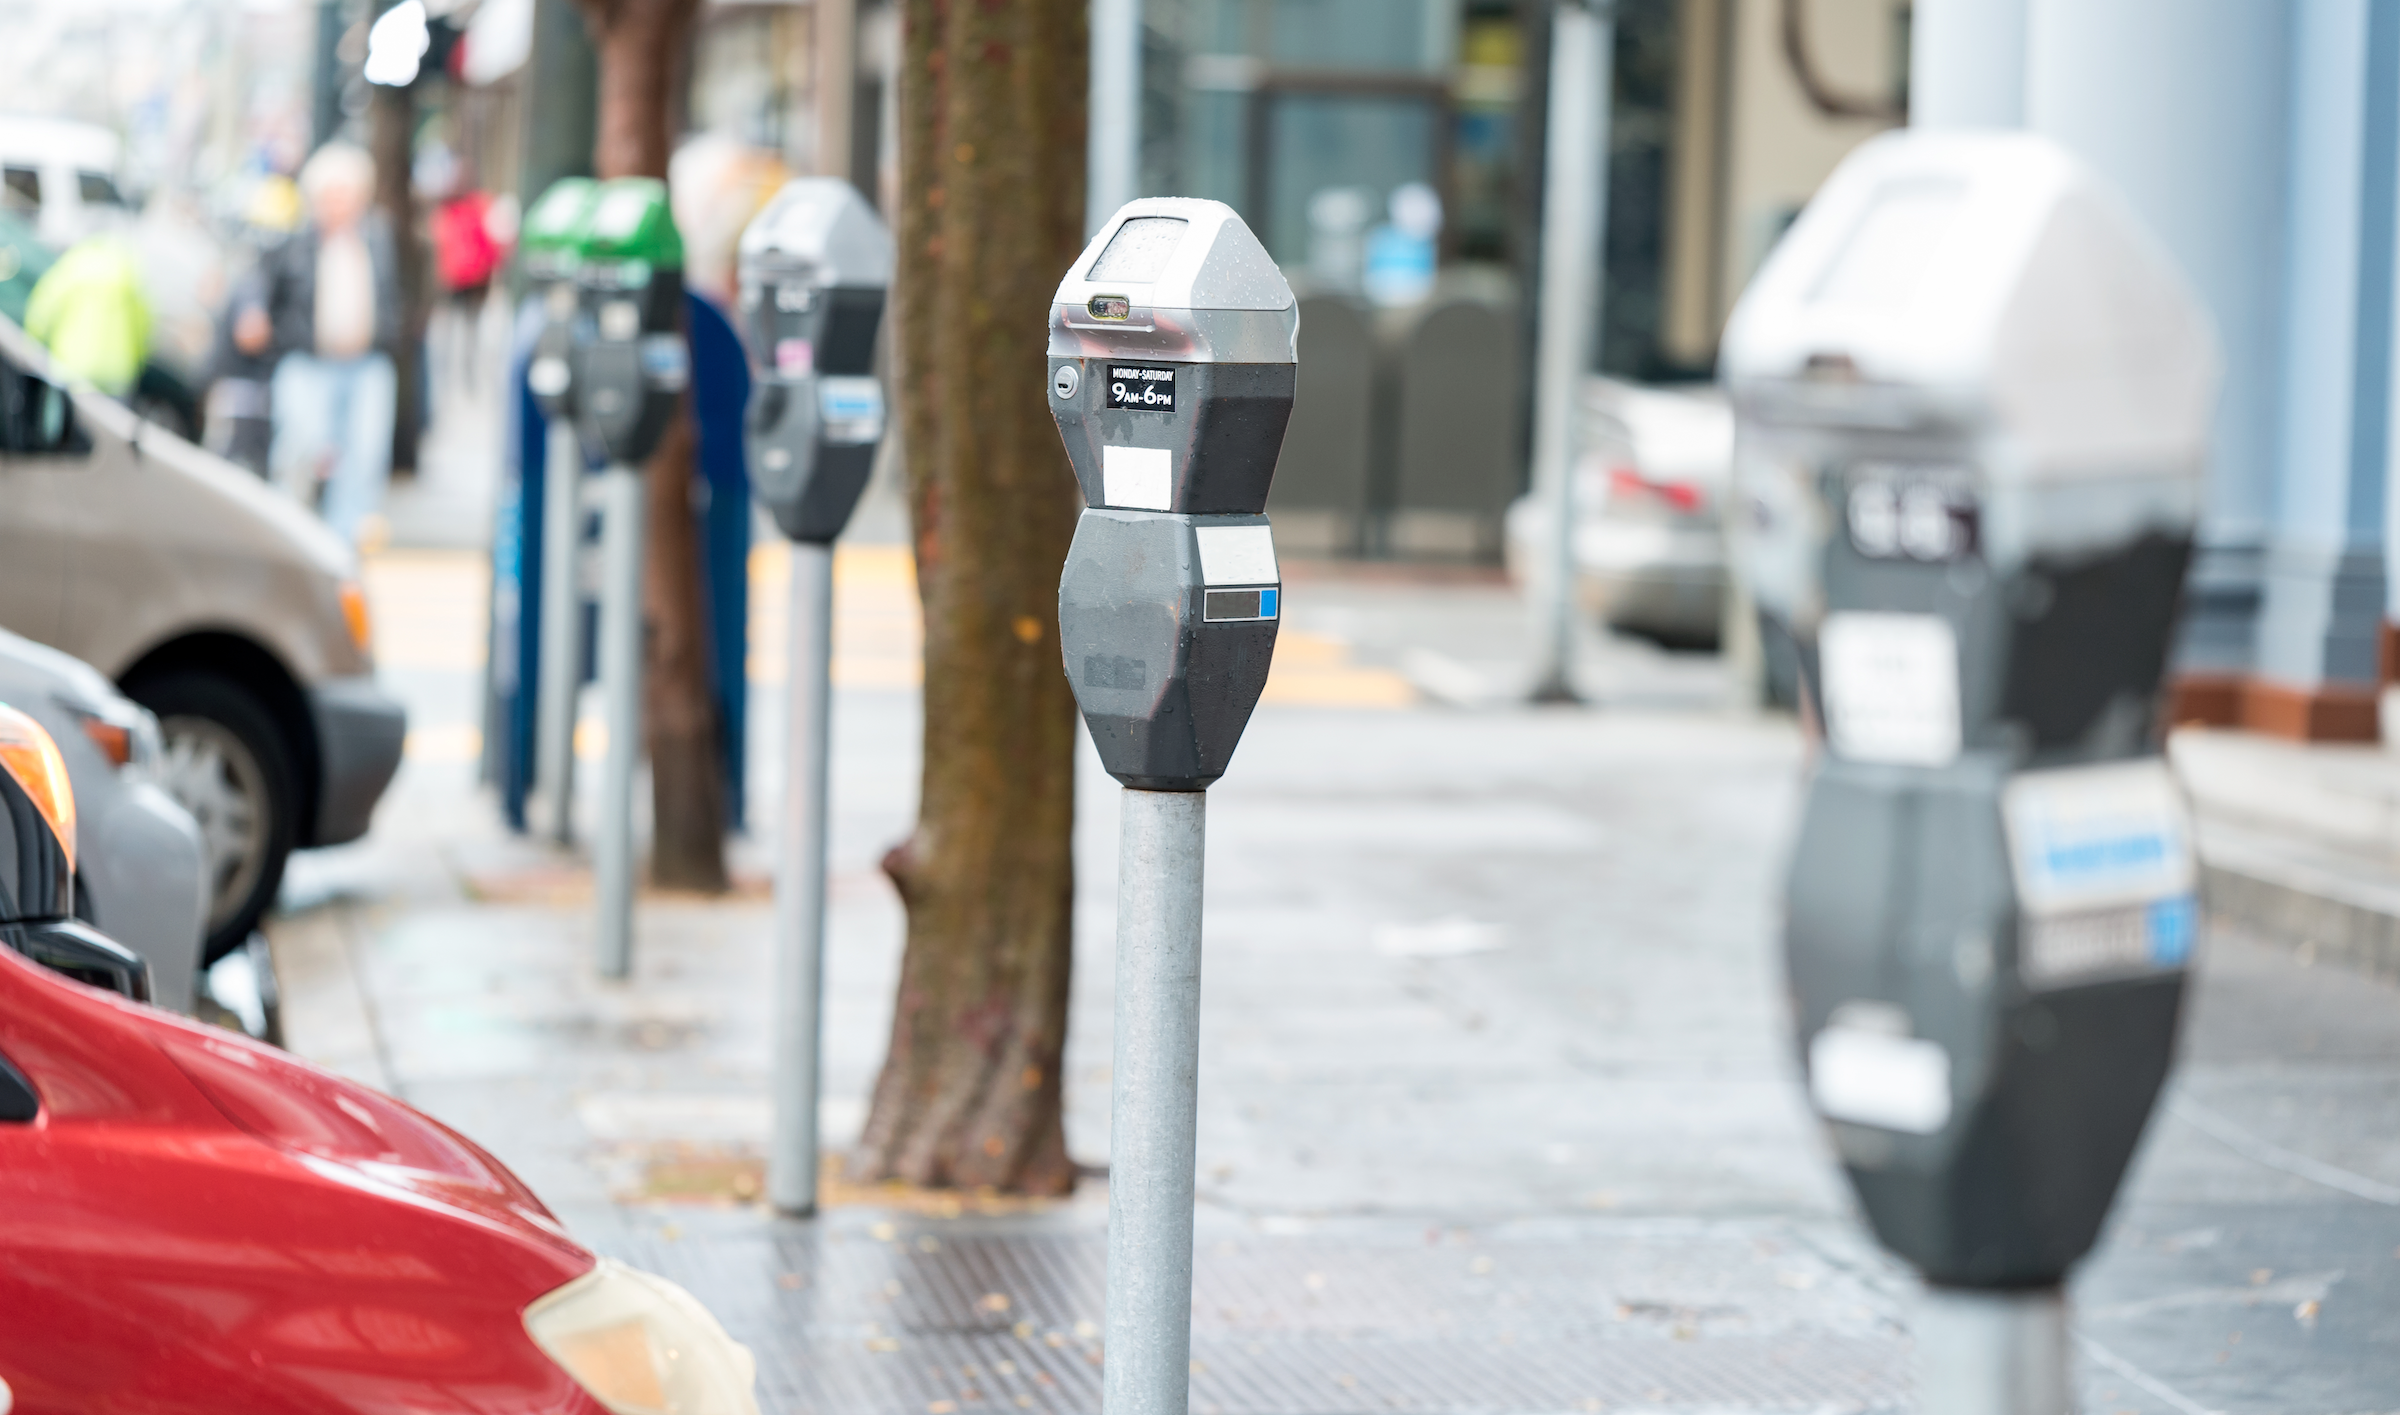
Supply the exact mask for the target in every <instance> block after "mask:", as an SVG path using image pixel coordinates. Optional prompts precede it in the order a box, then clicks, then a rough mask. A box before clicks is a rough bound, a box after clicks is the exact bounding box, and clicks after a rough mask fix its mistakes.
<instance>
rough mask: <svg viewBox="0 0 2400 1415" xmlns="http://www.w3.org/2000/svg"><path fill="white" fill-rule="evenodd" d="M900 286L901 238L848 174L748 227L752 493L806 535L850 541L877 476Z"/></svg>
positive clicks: (799, 535) (797, 534)
mask: <svg viewBox="0 0 2400 1415" xmlns="http://www.w3.org/2000/svg"><path fill="white" fill-rule="evenodd" d="M891 283H892V238H891V233H890V232H889V231H887V230H885V229H884V225H883V222H882V221H881V220H880V219H879V218H878V217H877V216H876V215H875V211H874V208H872V207H870V206H868V205H867V203H866V199H865V198H864V197H861V196H860V195H859V193H858V188H856V187H854V186H852V185H850V184H849V183H848V182H845V181H842V180H840V179H838V178H832V177H803V178H800V179H799V180H797V181H793V182H789V183H786V184H785V185H784V188H783V190H782V191H780V192H777V193H776V194H775V198H774V200H772V201H770V202H768V203H767V206H766V209H765V210H763V211H761V212H760V213H759V214H758V215H757V216H756V217H755V218H753V219H752V221H751V222H750V225H749V226H748V228H746V229H745V230H744V231H743V232H742V244H741V321H742V343H743V345H744V346H745V347H746V348H747V349H748V350H749V354H750V375H751V392H750V411H749V428H748V433H749V435H748V444H749V455H750V486H751V489H752V491H753V492H755V493H756V494H757V496H758V499H759V503H760V504H761V505H763V506H765V507H766V508H767V511H768V513H769V514H771V515H773V516H774V518H775V524H776V525H777V527H779V528H780V529H781V530H782V531H783V533H784V534H785V535H787V536H790V537H791V538H792V539H794V540H804V541H830V540H832V539H833V538H834V537H835V536H838V535H840V534H841V533H842V527H844V526H846V525H848V524H849V522H850V513H851V511H852V509H853V508H855V507H856V506H857V505H858V497H859V493H860V492H862V491H864V490H865V489H866V485H867V474H868V473H869V472H870V471H872V470H874V466H875V448H876V444H878V443H879V442H881V441H882V440H883V423H884V410H883V386H882V385H881V384H879V383H877V382H876V381H875V370H874V359H875V332H876V329H877V327H878V326H879V325H880V324H881V322H882V319H883V303H884V294H885V291H886V290H887V289H889V288H890V286H891Z"/></svg>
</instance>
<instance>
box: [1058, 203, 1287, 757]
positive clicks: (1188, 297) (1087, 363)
mask: <svg viewBox="0 0 2400 1415" xmlns="http://www.w3.org/2000/svg"><path fill="white" fill-rule="evenodd" d="M1299 327H1300V317H1299V310H1298V306H1297V304H1296V303H1295V302H1294V300H1293V298H1292V292H1291V287H1290V286H1288V285H1286V284H1285V283H1284V280H1283V274H1282V272H1281V271H1279V270H1277V269H1276V267H1275V262H1274V261H1273V260H1271V259H1269V258H1268V256H1267V252H1266V249H1265V247H1263V246H1261V245H1260V244H1259V243H1258V238H1257V237H1256V236H1253V235H1252V234H1251V233H1250V228H1249V227H1247V226H1245V225H1243V224H1242V219H1241V217H1239V216H1237V215H1235V214H1234V211H1233V209H1232V208H1231V207H1228V206H1226V205H1224V204H1223V203H1221V202H1212V201H1190V200H1183V199H1176V198H1153V199H1148V200H1143V201H1136V202H1131V203H1128V204H1127V205H1126V206H1125V207H1124V209H1123V210H1121V211H1119V212H1118V213H1117V215H1116V216H1115V217H1114V218H1112V219H1111V220H1110V222H1109V223H1108V225H1106V226H1104V227H1102V228H1101V230H1100V233H1099V234H1098V235H1097V236H1095V237H1093V239H1092V244H1091V245H1090V246H1089V247H1087V248H1086V249H1085V250H1084V253H1083V255H1082V256H1081V257H1080V258H1078V260H1077V261H1076V263H1075V266H1074V268H1073V269H1072V270H1070V271H1069V272H1068V274H1067V278H1066V279H1065V280H1064V281H1062V282H1061V283H1060V284H1059V287H1058V294H1057V295H1056V296H1055V297H1054V298H1053V301H1052V303H1051V309H1050V412H1051V416H1053V417H1054V418H1056V419H1057V421H1058V430H1059V433H1060V435H1061V436H1062V437H1063V438H1064V439H1065V441H1066V445H1067V457H1068V459H1069V461H1071V462H1072V463H1073V464H1074V468H1075V479H1076V481H1077V483H1078V484H1079V485H1080V486H1081V487H1082V489H1083V499H1084V503H1085V505H1086V508H1087V509H1086V510H1085V511H1084V513H1083V517H1082V520H1081V521H1080V523H1079V524H1078V525H1077V526H1076V530H1075V540H1074V544H1073V546H1072V547H1071V548H1070V549H1069V550H1068V552H1067V564H1066V572H1065V574H1064V575H1063V576H1061V578H1060V580H1059V586H1058V628H1059V647H1060V649H1061V651H1062V653H1063V654H1064V656H1065V660H1066V669H1067V677H1068V679H1069V680H1070V681H1071V682H1072V683H1073V684H1074V688H1075V700H1076V702H1077V703H1078V704H1079V705H1080V706H1081V707H1082V709H1083V715H1084V721H1085V722H1086V723H1088V724H1089V725H1090V727H1091V733H1092V742H1093V745H1094V746H1096V747H1097V748H1098V749H1099V752H1100V760H1101V764H1102V765H1103V766H1105V767H1106V768H1107V769H1108V772H1109V774H1110V775H1111V776H1114V777H1116V778H1117V780H1118V781H1120V782H1123V783H1124V784H1125V785H1127V786H1130V787H1136V788H1139V789H1142V790H1146V791H1197V790H1201V789H1204V788H1205V787H1207V786H1208V784H1209V783H1210V782H1213V781H1215V780H1216V779H1217V778H1218V777H1220V776H1223V775H1224V774H1225V768H1226V765H1227V763H1228V762H1229V761H1231V759H1232V756H1233V748H1234V744H1235V743H1237V742H1238V741H1240V740H1241V735H1242V729H1243V728H1244V727H1245V726H1247V725H1248V723H1249V720H1250V712H1251V709H1252V708H1253V707H1255V706H1256V705H1257V702H1258V695H1259V693H1260V691H1261V690H1262V689H1264V688H1265V687H1266V681H1267V665H1268V662H1269V660H1271V659H1272V658H1273V657H1274V652H1275V628H1276V625H1277V624H1278V623H1279V622H1280V620H1281V613H1280V610H1281V604H1280V601H1281V597H1282V596H1281V590H1282V585H1281V578H1280V576H1279V574H1278V572H1277V569H1276V564H1275V543H1274V537H1273V534H1272V532H1271V531H1270V530H1269V529H1268V525H1267V518H1266V516H1265V514H1264V513H1265V511H1266V504H1267V484H1268V482H1269V481H1270V480H1272V479H1273V477H1274V474H1275V457H1276V453H1277V452H1278V451H1279V450H1280V449H1281V448H1282V446H1283V432H1284V427H1285V425H1286V424H1287V423H1288V422H1289V421H1290V420H1291V413H1292V390H1293V387H1294V382H1295V373H1296V370H1297V368H1298V364H1297V363H1296V362H1295V355H1294V353H1293V349H1294V341H1295V338H1296V336H1297V333H1298V330H1299Z"/></svg>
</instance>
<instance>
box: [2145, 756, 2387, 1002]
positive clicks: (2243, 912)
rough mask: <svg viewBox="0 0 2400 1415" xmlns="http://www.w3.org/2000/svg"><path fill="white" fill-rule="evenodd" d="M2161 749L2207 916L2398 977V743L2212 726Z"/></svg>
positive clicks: (2305, 952) (2309, 953) (2308, 954)
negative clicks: (2182, 797)
mask: <svg viewBox="0 0 2400 1415" xmlns="http://www.w3.org/2000/svg"><path fill="white" fill-rule="evenodd" d="M2168 754H2169V756H2170V757H2171V758H2172V759H2173V761H2174V763H2175V768H2176V773H2177V775H2178V776H2180V777H2181V778H2182V780H2183V783H2184V787H2185V789H2186V790H2187V791H2189V792H2190V793H2191V797H2192V805H2193V809H2194V811H2195V812H2196V813H2197V815H2198V816H2199V821H2200V859H2201V875H2202V879H2201V891H2202V894H2203V897H2204V899H2205V902H2206V904H2207V908H2208V911H2209V914H2210V916H2211V917H2212V918H2214V919H2216V920H2218V921H2220V922H2224V923H2230V924H2234V925H2237V926H2240V927H2243V928H2246V929H2248V930H2249V931H2251V932H2253V933H2255V934H2256V935H2258V936H2259V937H2261V938H2264V939H2270V940H2276V941H2280V942H2282V943H2285V944H2288V945H2289V946H2291V947H2293V948H2294V949H2296V950H2297V951H2298V952H2299V953H2300V954H2301V955H2302V956H2303V957H2304V958H2307V959H2310V960H2312V961H2313V960H2315V959H2320V958H2321V959H2323V960H2325V961H2327V962H2336V963H2341V964H2344V965H2346V966H2349V967H2352V968H2356V969H2358V970H2359V971H2361V972H2365V973H2368V974H2372V975H2375V976H2378V977H2386V978H2400V755H2395V754H2393V753H2390V752H2387V751H2385V750H2383V749H2382V748H2379V747H2372V746H2354V745H2348V744H2341V745H2332V744H2312V743H2298V742H2286V741H2283V740H2280V739H2278V738H2272V737H2262V736H2258V735H2255V734H2252V733H2247V732H2231V731H2220V730H2214V729H2186V730H2183V731H2180V732H2177V733H2176V734H2175V736H2174V738H2173V739H2172V741H2171V742H2170V743H2169V745H2168Z"/></svg>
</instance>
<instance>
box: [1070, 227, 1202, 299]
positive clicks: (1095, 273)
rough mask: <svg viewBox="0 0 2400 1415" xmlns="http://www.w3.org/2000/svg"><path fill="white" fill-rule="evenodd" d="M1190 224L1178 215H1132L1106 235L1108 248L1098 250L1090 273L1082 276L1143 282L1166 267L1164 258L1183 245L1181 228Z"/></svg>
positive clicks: (1138, 283)
mask: <svg viewBox="0 0 2400 1415" xmlns="http://www.w3.org/2000/svg"><path fill="white" fill-rule="evenodd" d="M1190 225H1191V223H1190V222H1188V221H1186V220H1184V219H1183V218H1182V217H1180V216H1137V217H1134V218H1133V219H1132V220H1130V221H1128V222H1126V223H1125V224H1124V225H1122V226H1119V227H1118V228H1117V234H1115V235H1114V236H1111V237H1109V238H1108V248H1107V249H1105V250H1103V251H1101V252H1100V258H1099V259H1098V260H1096V261H1093V262H1092V269H1091V273H1090V274H1088V275H1086V276H1084V277H1083V278H1084V279H1086V280H1122V281H1124V282H1125V283H1127V284H1129V285H1147V284H1149V283H1150V282H1151V281H1153V280H1156V279H1157V278H1158V274H1159V272H1160V271H1162V270H1165V269H1166V268H1167V258H1168V257H1170V256H1172V255H1174V254H1175V248H1176V247H1177V246H1180V245H1182V244H1183V233H1184V230H1185V228H1186V227H1188V226H1190Z"/></svg>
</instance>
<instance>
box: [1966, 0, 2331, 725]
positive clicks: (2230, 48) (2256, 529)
mask: <svg viewBox="0 0 2400 1415" xmlns="http://www.w3.org/2000/svg"><path fill="white" fill-rule="evenodd" d="M1952 3H1956V0H1952ZM2013 3H2016V4H2020V5H2024V6H2025V7H2026V28H2027V33H2026V36H2025V41H2024V72H2025V126H2026V127H2027V128H2029V129H2031V130H2033V131H2035V132H2039V133H2042V134H2044V135H2045V136H2047V137H2050V138H2053V139H2055V140H2056V141H2057V142H2059V143H2060V144H2061V145H2062V146H2064V147H2066V148H2067V149H2068V150H2070V151H2072V152H2074V153H2075V154H2076V155H2077V156H2078V157H2080V158H2082V159H2083V160H2084V161H2085V162H2087V163H2089V164H2091V166H2092V167H2093V168H2094V169H2095V170H2096V171H2098V172H2099V173H2100V174H2101V175H2102V176H2103V177H2105V178H2107V179H2108V181H2109V182H2110V183H2111V184H2112V185H2113V186H2115V187H2116V188H2117V190H2118V191H2120V192H2122V193H2123V194H2124V195H2125V197H2126V199H2127V200H2128V201H2129V202H2131V203H2132V205H2133V208H2134V210H2135V211H2137V212H2139V213H2140V214H2141V216H2142V219H2143V221H2144V223H2145V224H2146V225H2148V226H2149V228H2150V229H2151V230H2152V231H2153V232H2154V233H2156V234H2157V235H2158V237H2159V238H2160V239H2161V240H2162V241H2164V242H2165V244H2166V246H2167V248H2168V249H2169V250H2170V251H2172V252H2173V253H2174V255H2175V258H2176V262H2177V264H2179V265H2180V266H2182V267H2183V271H2184V274H2185V276H2186V278H2188V279H2189V280H2190V281H2191V282H2192V285H2193V287H2194V289H2196V290H2197V291H2198V293H2199V295H2200V298H2201V300H2202V301H2203V302H2204V303H2205V304H2206V305H2207V306H2208V309H2209V313H2210V314H2211V315H2212V316H2214V317H2215V320H2216V324H2217V332H2218V338H2219V341H2220V343H2221V344H2222V346H2223V349H2224V357H2225V384H2224V393H2223V395H2222V401H2221V402H2220V404H2219V406H2218V410H2217V427H2216V445H2215V459H2214V461H2213V463H2212V465H2211V466H2210V469H2209V485H2208V500H2207V505H2206V510H2205V512H2204V514H2203V518H2202V522H2201V528H2200V548H2199V553H2198V555H2197V556H2196V557H2195V559H2194V562H2193V566H2192V572H2191V577H2190V579H2189V581H2188V583H2187V588H2186V601H2185V616H2184V624H2183V631H2182V634H2181V636H2180V639H2179V641H2178V644H2177V647H2176V655H2175V670H2176V675H2177V679H2178V683H2177V689H2178V691H2177V699H2178V701H2177V703H2176V709H2177V712H2176V715H2177V717H2178V718H2179V719H2182V718H2188V717H2191V716H2201V717H2207V718H2212V719H2215V720H2218V721H2222V722H2231V721H2238V720H2239V719H2240V717H2241V708H2242V696H2243V692H2244V688H2245V686H2246V680H2247V679H2248V678H2249V676H2250V675H2251V674H2252V673H2253V672H2254V671H2255V669H2256V668H2257V666H2258V664H2257V648H2258V634H2257V626H2258V617H2259V612H2260V607H2261V602H2262V599H2263V597H2264V596H2263V585H2264V581H2265V575H2266V562H2267V547H2268V541H2269V536H2270V528H2271V526H2272V525H2273V524H2274V505H2275V487H2276V467H2277V461H2278V458H2279V456H2280V455H2281V441H2280V434H2281V429H2282V426H2283V420H2282V418H2281V411H2282V402H2283V398H2284V396H2285V383H2286V380H2285V378H2284V375H2283V361H2282V354H2283V348H2284V311H2285V298H2284V297H2285V283H2286V278H2287V276H2286V272H2287V263H2286V247H2285V226H2286V223H2285V211H2286V202H2287V198H2288V192H2289V187H2290V179H2289V161H2290V157H2291V155H2292V152H2293V137H2292V131H2291V129H2292V121H2291V111H2292V110H2291V103H2292V80H2293V78H2294V77H2295V70H2294V54H2293V46H2292V26H2293V20H2294V16H2293V9H2294V6H2293V5H2292V4H2291V3H2289V0H2108V3H2105V4H2094V3H2092V2H2091V0H2013ZM2315 3H2316V0H2308V6H2313V5H2314V4H2315ZM2308 6H2304V7H2303V8H2306V7H2308ZM2340 7H2341V0H2335V3H2334V4H2333V5H2330V6H2327V7H2326V8H2328V9H2339V8H2340ZM2000 8H2003V9H2005V8H2007V6H2006V5H2005V4H2004V5H2002V6H2001V7H2000ZM2336 125H2337V126H2338V123H2337V124H2336ZM2342 170H2344V171H2346V172H2350V173H2352V174H2355V171H2356V166H2355V163H2352V164H2350V165H2348V166H2346V167H2344V168H2343V169H2342Z"/></svg>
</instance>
